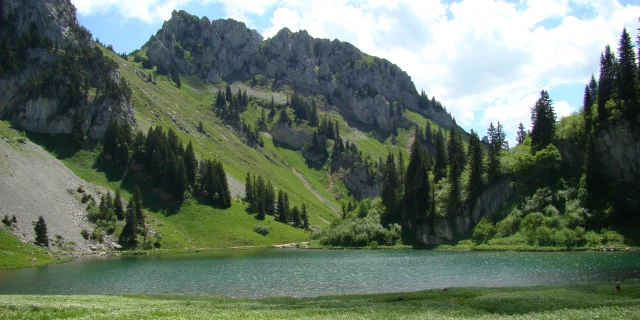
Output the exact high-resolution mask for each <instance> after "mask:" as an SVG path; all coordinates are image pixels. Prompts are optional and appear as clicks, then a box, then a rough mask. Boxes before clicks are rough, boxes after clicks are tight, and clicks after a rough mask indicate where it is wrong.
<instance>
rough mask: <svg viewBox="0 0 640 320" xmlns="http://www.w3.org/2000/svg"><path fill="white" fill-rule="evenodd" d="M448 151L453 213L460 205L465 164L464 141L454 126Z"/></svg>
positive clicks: (450, 133) (450, 201)
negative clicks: (461, 182)
mask: <svg viewBox="0 0 640 320" xmlns="http://www.w3.org/2000/svg"><path fill="white" fill-rule="evenodd" d="M447 151H448V155H449V183H450V186H451V189H450V191H449V192H450V193H449V213H452V214H453V213H455V212H456V211H457V209H458V207H459V198H460V175H461V174H462V169H463V166H464V155H463V151H462V143H461V141H460V140H459V136H458V135H457V134H456V132H455V129H454V127H451V129H450V131H449V141H448V144H447Z"/></svg>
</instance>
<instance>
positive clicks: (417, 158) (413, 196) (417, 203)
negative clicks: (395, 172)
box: [388, 139, 431, 231]
mask: <svg viewBox="0 0 640 320" xmlns="http://www.w3.org/2000/svg"><path fill="white" fill-rule="evenodd" d="M428 170H429V169H428V168H427V155H426V150H425V149H424V148H423V147H422V144H421V143H420V141H418V140H417V139H416V140H414V141H413V144H411V154H410V155H409V164H408V166H407V173H406V178H405V183H404V195H403V197H402V198H403V201H402V202H403V205H402V206H403V208H404V219H403V220H404V221H402V223H403V225H405V226H407V227H414V226H415V223H416V222H417V221H418V220H419V219H421V218H423V217H426V216H427V214H428V210H429V203H430V198H431V181H430V179H429V172H428ZM388 222H397V220H395V221H394V219H390V221H388ZM403 231H404V229H403Z"/></svg>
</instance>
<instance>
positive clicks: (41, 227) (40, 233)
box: [33, 216, 49, 247]
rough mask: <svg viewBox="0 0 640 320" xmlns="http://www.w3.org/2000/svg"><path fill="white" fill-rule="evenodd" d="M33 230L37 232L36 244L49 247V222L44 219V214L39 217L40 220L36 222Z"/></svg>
mask: <svg viewBox="0 0 640 320" xmlns="http://www.w3.org/2000/svg"><path fill="white" fill-rule="evenodd" d="M33 231H34V232H35V234H36V244H37V245H40V246H43V247H48V246H49V236H48V231H47V223H46V222H45V221H44V218H43V217H42V216H40V217H38V221H37V222H36V223H35V225H34V227H33Z"/></svg>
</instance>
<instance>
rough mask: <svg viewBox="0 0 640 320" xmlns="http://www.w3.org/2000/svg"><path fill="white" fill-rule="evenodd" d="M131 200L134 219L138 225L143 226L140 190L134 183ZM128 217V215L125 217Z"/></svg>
mask: <svg viewBox="0 0 640 320" xmlns="http://www.w3.org/2000/svg"><path fill="white" fill-rule="evenodd" d="M131 200H132V201H133V208H132V209H133V212H134V214H135V219H134V220H135V221H136V222H137V224H138V225H140V226H142V227H144V212H143V209H142V192H141V191H140V187H138V185H136V186H135V187H133V193H132V194H131ZM127 210H129V208H127ZM127 219H128V217H127Z"/></svg>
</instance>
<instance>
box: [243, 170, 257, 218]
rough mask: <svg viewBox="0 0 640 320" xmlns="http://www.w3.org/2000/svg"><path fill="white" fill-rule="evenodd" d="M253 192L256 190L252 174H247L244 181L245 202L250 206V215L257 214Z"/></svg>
mask: <svg viewBox="0 0 640 320" xmlns="http://www.w3.org/2000/svg"><path fill="white" fill-rule="evenodd" d="M253 191H254V190H253V183H252V179H251V174H250V173H249V172H247V177H246V178H245V180H244V201H246V202H247V203H248V204H249V208H248V209H247V211H249V212H250V213H254V212H255V208H254V197H253Z"/></svg>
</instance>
